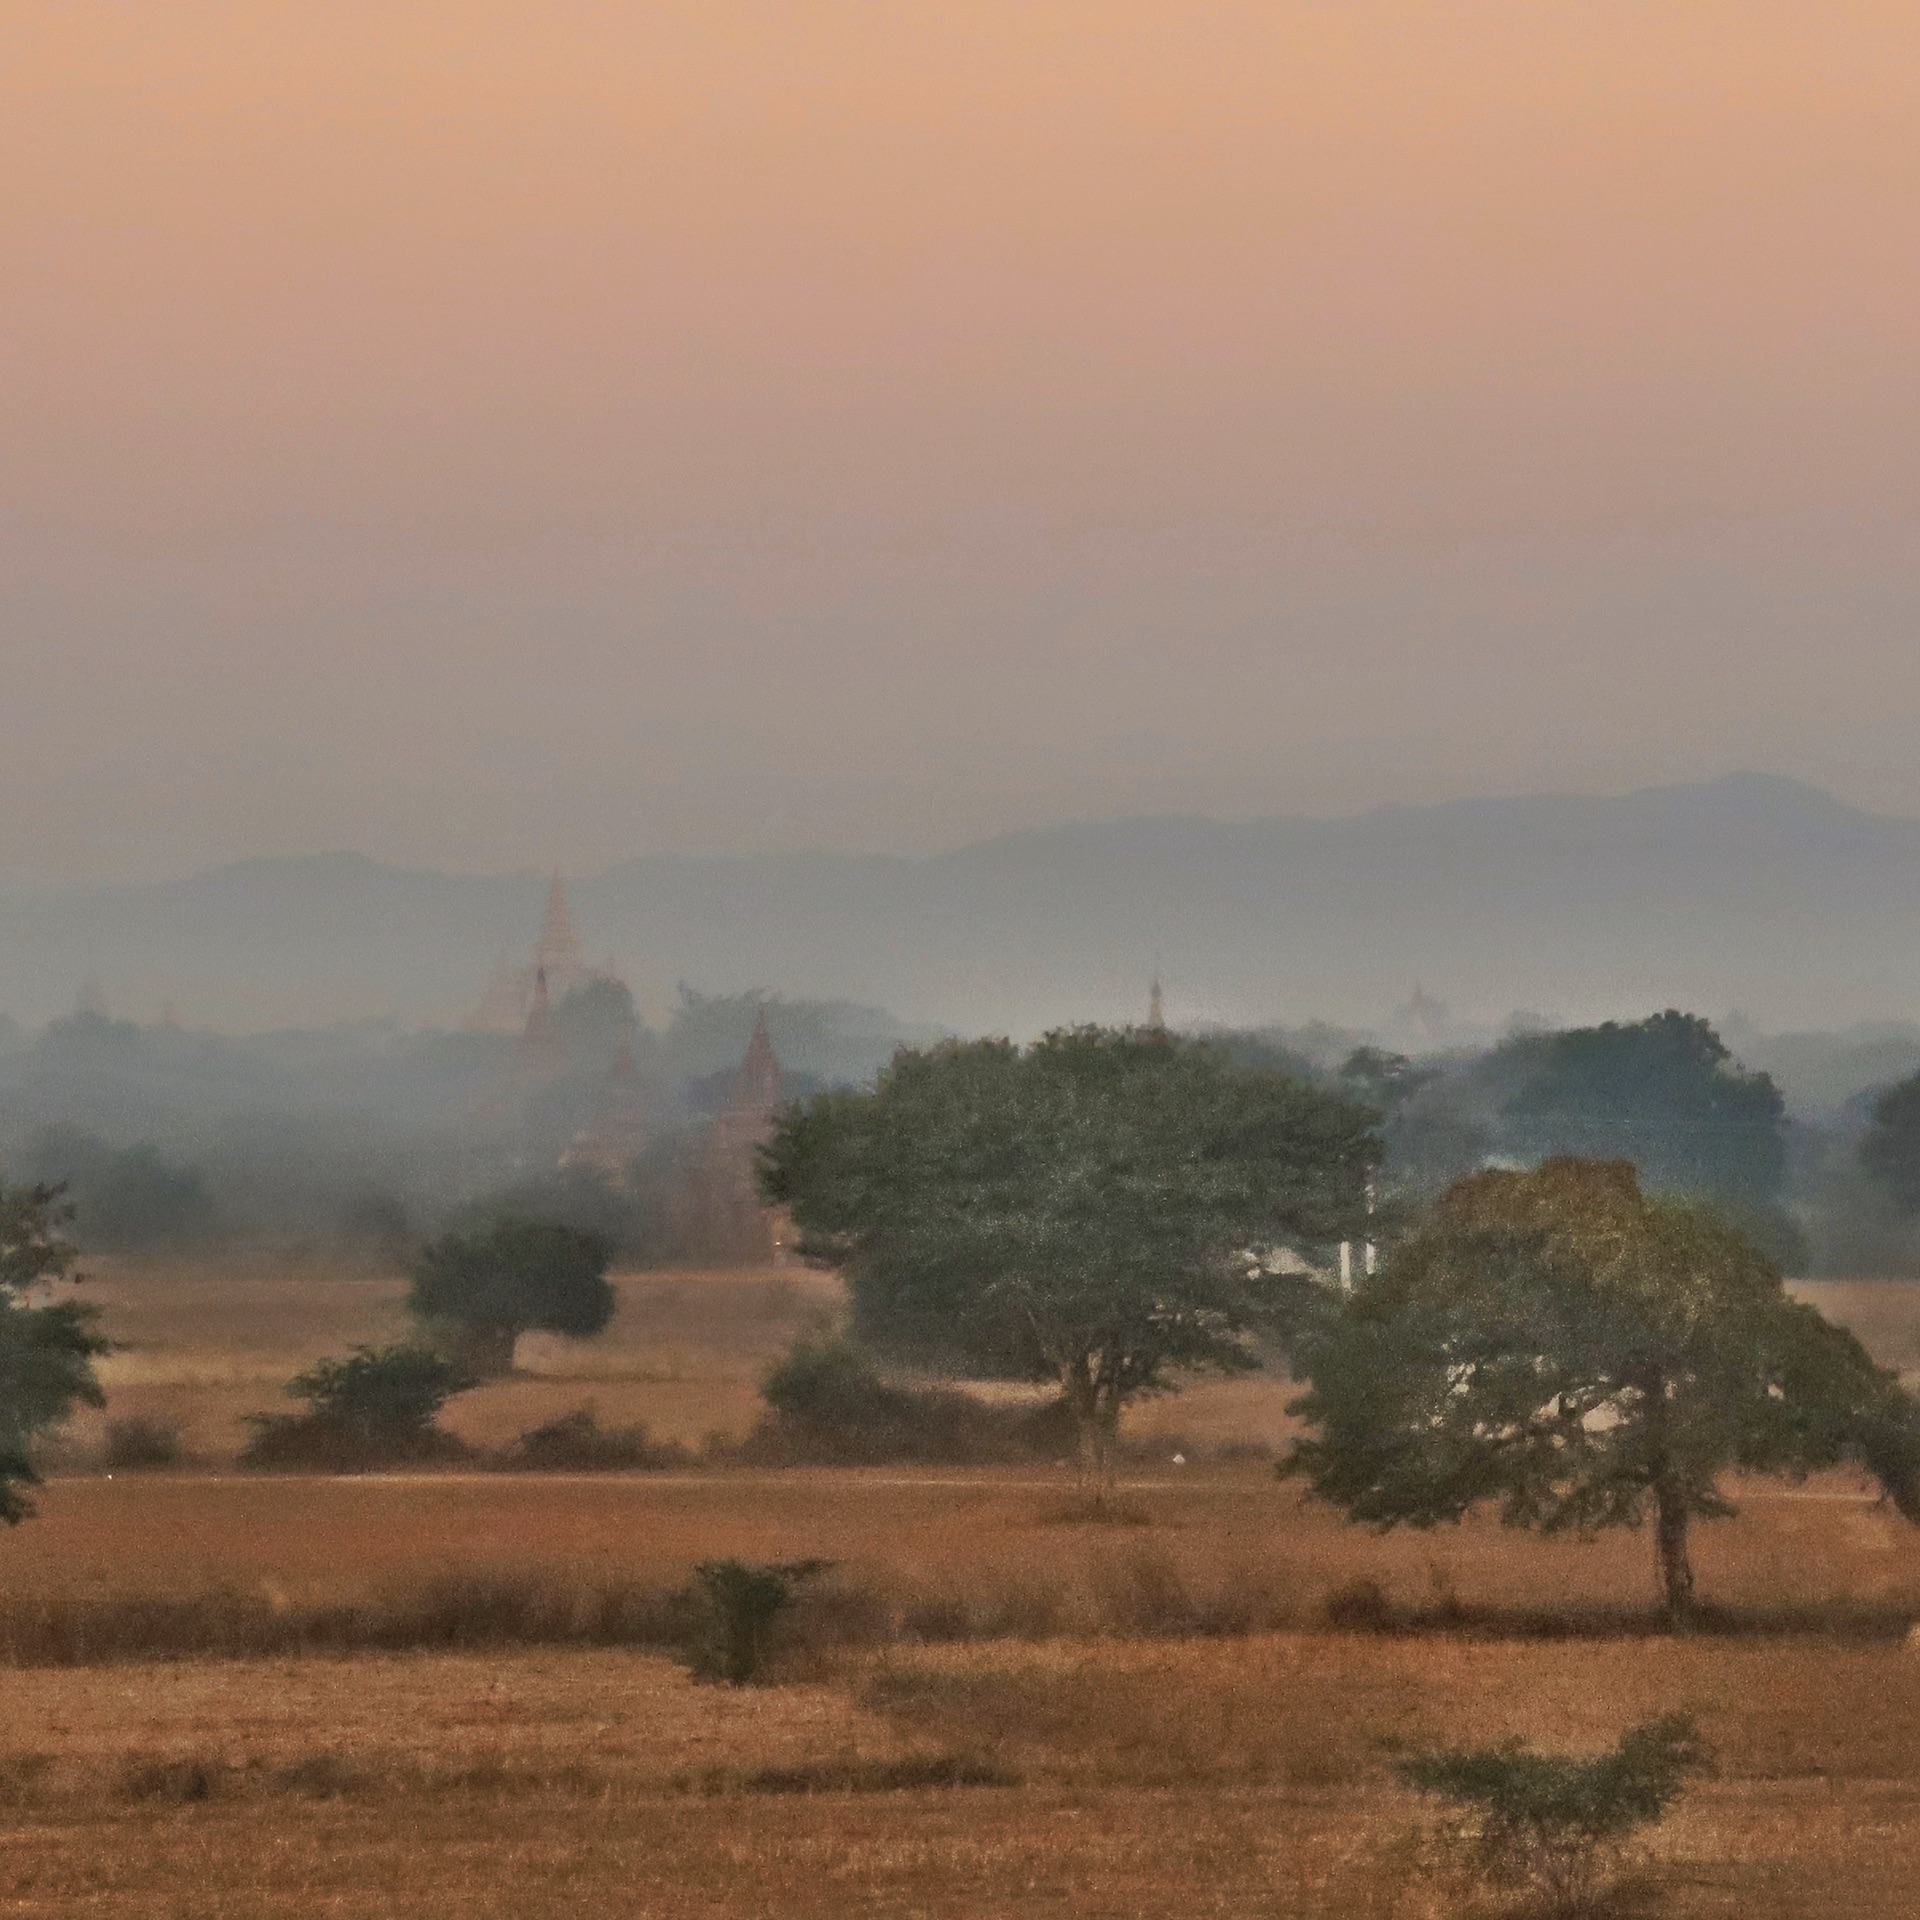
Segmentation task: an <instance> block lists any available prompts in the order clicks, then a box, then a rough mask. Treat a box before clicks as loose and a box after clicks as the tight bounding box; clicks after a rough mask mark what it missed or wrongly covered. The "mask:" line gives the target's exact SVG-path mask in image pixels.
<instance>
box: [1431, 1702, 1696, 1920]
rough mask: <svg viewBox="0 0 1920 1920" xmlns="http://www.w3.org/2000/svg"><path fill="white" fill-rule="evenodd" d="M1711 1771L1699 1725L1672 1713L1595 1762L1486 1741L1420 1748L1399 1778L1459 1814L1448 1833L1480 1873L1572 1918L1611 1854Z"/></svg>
mask: <svg viewBox="0 0 1920 1920" xmlns="http://www.w3.org/2000/svg"><path fill="white" fill-rule="evenodd" d="M1712 1770H1713V1755H1712V1752H1711V1749H1709V1748H1708V1746H1707V1745H1706V1743H1705V1742H1704V1741H1703V1740H1702V1739H1701V1737H1700V1734H1699V1730H1698V1729H1697V1728H1696V1727H1695V1725H1694V1723H1693V1721H1692V1720H1691V1719H1690V1718H1689V1717H1688V1716H1687V1715H1685V1714H1683V1713H1670V1714H1665V1715H1663V1716H1662V1717H1661V1718H1660V1719H1658V1720H1649V1721H1647V1722H1646V1723H1644V1724H1643V1725H1641V1726H1637V1727H1634V1728H1632V1729H1630V1730H1629V1731H1628V1732H1627V1733H1626V1734H1624V1735H1623V1736H1622V1737H1621V1740H1620V1743H1619V1745H1617V1746H1616V1747H1614V1748H1613V1749H1612V1750H1611V1751H1610V1752H1607V1753H1603V1754H1600V1755H1598V1756H1597V1757H1595V1758H1593V1759H1591V1760H1580V1759H1575V1758H1572V1757H1570V1756H1566V1755H1561V1754H1541V1753H1531V1752H1529V1751H1528V1750H1527V1749H1526V1748H1524V1747H1521V1746H1518V1745H1515V1746H1507V1747H1481V1748H1475V1749H1467V1750H1456V1751H1453V1752H1447V1753H1431V1754H1423V1755H1421V1756H1420V1757H1418V1758H1416V1759H1413V1760H1408V1761H1405V1762H1403V1763H1402V1765H1401V1768H1400V1777H1401V1778H1402V1779H1403V1780H1405V1781H1406V1782H1407V1784H1408V1785H1409V1786H1413V1787H1418V1788H1419V1789H1421V1791H1423V1792H1425V1793H1431V1794H1436V1795H1438V1796H1439V1797H1440V1798H1441V1799H1443V1800H1446V1801H1449V1802H1451V1803H1452V1804H1453V1805H1454V1806H1455V1807H1457V1808H1459V1809H1461V1810H1462V1814H1463V1818H1462V1820H1461V1821H1460V1824H1459V1826H1458V1827H1457V1828H1456V1829H1455V1831H1454V1833H1453V1835H1452V1836H1451V1837H1452V1838H1453V1839H1454V1840H1455V1842H1456V1843H1457V1844H1458V1845H1459V1847H1460V1848H1461V1850H1462V1852H1463V1854H1464V1856H1465V1859H1466V1863H1467V1865H1468V1866H1469V1868H1470V1869H1471V1870H1472V1871H1473V1873H1474V1874H1475V1875H1476V1877H1478V1878H1480V1879H1482V1880H1484V1881H1485V1882H1486V1883H1488V1884H1489V1885H1491V1886H1495V1887H1502V1888H1519V1889H1524V1890H1525V1891H1527V1892H1529V1893H1531V1894H1533V1895H1534V1896H1536V1898H1537V1899H1538V1901H1539V1902H1540V1903H1541V1906H1543V1907H1544V1910H1545V1912H1546V1913H1547V1914H1551V1915H1572V1914H1578V1913H1583V1912H1587V1911H1590V1910H1591V1908H1592V1903H1593V1901H1594V1899H1595V1896H1596V1895H1597V1894H1598V1892H1599V1890H1600V1882H1601V1877H1602V1875H1603V1873H1604V1871H1605V1868H1606V1866H1607V1864H1608V1857H1609V1853H1610V1851H1611V1850H1612V1849H1613V1848H1615V1847H1616V1846H1617V1845H1618V1843H1619V1842H1621V1841H1622V1840H1624V1839H1625V1838H1626V1837H1627V1836H1628V1835H1629V1834H1631V1833H1634V1832H1636V1831H1638V1830H1639V1829H1641V1828H1643V1827H1648V1826H1651V1825H1653V1824H1654V1823H1655V1822H1657V1821H1658V1820H1660V1819H1661V1818H1662V1817H1663V1816H1664V1815H1665V1813H1666V1811H1667V1809H1668V1808H1669V1807H1670V1806H1672V1805H1673V1803H1674V1801H1675V1800H1677V1799H1678V1798H1679V1796H1680V1794H1681V1792H1682V1790H1683V1789H1684V1788H1685V1786H1686V1783H1687V1781H1688V1780H1689V1779H1690V1778H1692V1777H1694V1776H1695V1775H1698V1774H1703V1773H1710V1772H1711V1771H1712Z"/></svg>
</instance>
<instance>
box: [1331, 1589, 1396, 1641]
mask: <svg viewBox="0 0 1920 1920" xmlns="http://www.w3.org/2000/svg"><path fill="white" fill-rule="evenodd" d="M1320 1613H1321V1617H1322V1618H1323V1619H1324V1620H1325V1621H1326V1623H1327V1625H1328V1626H1330V1627H1335V1628H1338V1629H1339V1630H1340V1631H1341V1632H1342V1633H1387V1632H1389V1631H1391V1629H1392V1628H1393V1627H1394V1626H1396V1625H1397V1624H1398V1622H1399V1617H1400V1616H1399V1614H1398V1612H1397V1611H1396V1609H1395V1607H1394V1604H1393V1602H1392V1600H1390V1599H1389V1598H1388V1597H1387V1590H1386V1588H1384V1587H1383V1586H1382V1585H1381V1584H1380V1582H1379V1581H1378V1580H1368V1579H1364V1578H1363V1579H1357V1580H1348V1581H1346V1582H1344V1583H1343V1584H1342V1585H1340V1586H1337V1587H1335V1588H1334V1589H1333V1591H1332V1592H1331V1593H1329V1594H1328V1595H1327V1597H1326V1599H1325V1600H1323V1601H1322V1602H1321V1603H1320Z"/></svg>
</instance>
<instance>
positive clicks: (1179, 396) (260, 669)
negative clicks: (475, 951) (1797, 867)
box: [0, 0, 1920, 881]
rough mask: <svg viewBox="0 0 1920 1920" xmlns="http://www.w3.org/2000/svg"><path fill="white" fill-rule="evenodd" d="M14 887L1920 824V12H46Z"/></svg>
mask: <svg viewBox="0 0 1920 1920" xmlns="http://www.w3.org/2000/svg"><path fill="white" fill-rule="evenodd" d="M0 29H3V31H4V39H3V40H0V47H3V48H4V52H3V54H0V347H3V352H0V649H3V650H4V656H5V659H4V666H5V682H4V688H5V692H4V700H3V701H0V876H3V877H5V878H8V879H11V880H15V881H21V880H28V879H35V878H105V877H113V876H121V875H149V874H163V873H171V872H177V871H182V870H185V869H187V868H190V867H194V866H198V865H202V864H206V863H209V862H212V861H215V860H218V859H224V858H229V857H234V856H239V855H246V854H254V853H265V852H283V851H303V850H312V849H321V848H333V847H355V848H360V849H363V850H365V851H368V852H372V853H377V854H381V855H385V856H389V857H393V858H398V859H403V860H407V861H421V862H426V861H433V862H446V863H450V864H459V865H465V866H505V865H518V864H523V863H538V864H548V863H551V862H555V861H559V862H563V863H565V864H566V865H568V866H569V867H573V868H585V867H592V866H594V865H597V864H599V863H602V862H604V861H607V860H610V859H614V858H617V857H619V856H621V855H623V854H628V853H634V852H640V851H648V850H657V849H686V850H702V851H705V850H726V849H739V848H748V847H763V846H791V845H814V846H837V847H862V848H888V849H899V850H908V849H915V848H924V847H931V846H940V845H949V844H954V843H956V842H958V841H961V840H963V839H966V838H968V837H971V836H974V835H977V834H981V833H985V832H990V831H996V830H1000V829H1003V828H1008V827H1014V826H1019V825H1024V824H1030V823H1037V822H1042V821H1047V820H1053V819H1058V818H1061V817H1065V816H1069V815H1086V814H1108V813H1117V812H1131V811H1144V810H1159V809H1165V808H1197V809H1204V810H1208V811H1214V812H1223V813H1253V812H1266V811H1288V810H1295V809H1300V810H1311V811H1323V812H1324V811H1336V810H1346V809H1349V808H1354V807H1359V806H1363V805H1367V804H1371V803H1373V802H1376V801H1382V800H1405V799H1433V798H1444V797H1449V796H1452V795H1457V794H1466V793H1484V792H1493V791H1502V790H1511V789H1522V788H1539V787H1566V788H1581V789H1617V788H1621V787H1625V786H1629V785H1633V784H1637V783H1643V782H1648V781H1654V780H1663V779H1677V778H1690V777H1695V776H1701V775H1707V774H1712V773H1716V772H1720V771H1724V770H1727V769H1730V768H1733V767H1737V766H1756V767H1766V768H1771V769H1776V770H1778V771H1782V772H1787V773H1794V774H1799V775H1802V776H1803V777H1806V778H1809V779H1813V780H1816V781H1818V782H1820V783H1822V784H1824V785H1827V786H1830V787H1832V788H1834V789H1835V790H1836V791H1839V792H1841V793H1842V794H1844V795H1846V796H1847V797H1849V798H1852V799H1856V800H1860V801H1863V802H1866V803H1869V804H1874V805H1880V806H1885V807H1888V808H1891V809H1894V810H1899V811H1905V812H1912V813H1920V620H1917V619H1916V615H1920V541H1917V540H1916V532H1917V531H1920V525H1917V523H1920V407H1917V406H1916V400H1917V398H1920V111H1916V109H1920V10H1916V9H1915V8H1913V7H1912V6H1911V5H1892V4H1888V5H1848V4H1845V3H1844V0H1837V3H1836V0H1826V4H1822V5H1819V6H1813V5H1809V4H1806V0H1796V3H1795V4H1791V5H1770V4H1766V3H1765V0H1734V3H1730V4H1718V3H1715V0H1686V4H1677V3H1675V0H1666V3H1664V4H1658V5H1654V4H1635V3H1634V0H1606V3H1605V4H1596V5H1560V4H1554V3H1553V0H1517V3H1516V4H1472V3H1471V0H1460V3H1458V4H1445V5H1442V4H1432V5H1426V4H1413V3H1411V0H1404V3H1402V4H1391V5H1367V4H1357V3H1356V0H1338V4H1327V5H1306V4H1286V3H1285V0H1266V3H1265V4H1261V5H1257V6H1237V5H1207V4H1196V3H1195V0H1185V3H1183V4H1178V5H1175V4H1164V5H1153V6H1146V5H1135V4H1128V3H1127V0H1098V4H1078V3H1076V4H1068V3H1066V0H1061V3H1060V4H1048V3H1047V0H1019V3H1018V4H1015V3H1012V0H1005V3H996V0H965V3H964V4H947V3H945V0H940V3H937V4H936V3H934V0H927V3H925V4H915V3H914V0H885V3H884V4H883V3H881V0H874V3H873V4H862V5H850V4H835V3H833V0H810V3H802V0H789V3H788V4H779V5H776V4H771V3H769V4H765V5H758V6H750V5H738V4H729V3H727V0H697V4H685V5H676V4H666V3H664V0H648V3H647V4H629V5H621V6H616V5H610V4H609V5H585V4H567V3H566V0H538V4H534V3H533V0H528V3H527V4H520V5H490V4H484V3H483V0H460V4H458V5H441V4H431V3H428V0H420V3H417V4H416V3H414V0H405V3H403V4H398V5H396V4H394V0H385V4H379V5H374V4H356V3H355V0H314V3H313V4H284V3H283V0H248V3H247V4H232V5H216V4H196V3H195V0H121V3H119V4H111V5H109V4H92V3H90V0H38V3H37V4H22V3H21V0H0Z"/></svg>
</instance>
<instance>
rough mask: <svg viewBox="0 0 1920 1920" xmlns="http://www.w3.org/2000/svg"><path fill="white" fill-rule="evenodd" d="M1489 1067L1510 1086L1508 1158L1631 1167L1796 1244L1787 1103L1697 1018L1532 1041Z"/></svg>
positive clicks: (1614, 1025) (1651, 1181) (1505, 1120)
mask: <svg viewBox="0 0 1920 1920" xmlns="http://www.w3.org/2000/svg"><path fill="white" fill-rule="evenodd" d="M1488 1065H1489V1068H1490V1070H1491V1071H1492V1072H1493V1073H1494V1074H1495V1075H1496V1077H1504V1078H1507V1079H1509V1080H1510V1081H1511V1091H1510V1092H1509V1093H1508V1095H1507V1097H1506V1099H1505V1101H1504V1104H1503V1106H1502V1108H1501V1114H1500V1122H1501V1133H1502V1135H1503V1139H1502V1143H1501V1144H1502V1146H1503V1147H1504V1149H1505V1150H1506V1151H1507V1152H1509V1153H1512V1154H1514V1155H1517V1156H1520V1157H1523V1158H1525V1159H1529V1160H1534V1159H1545V1158H1549V1157H1552V1156H1556V1155H1570V1156H1576V1157H1587V1158H1594V1159H1614V1160H1631V1161H1632V1162H1633V1163H1634V1165H1635V1166H1637V1167H1638V1168H1639V1169H1640V1173H1641V1176H1642V1178H1643V1179H1645V1181H1646V1182H1647V1184H1648V1185H1649V1186H1651V1187H1654V1188H1656V1189H1658V1190H1660V1191H1662V1192H1667V1193H1678V1194H1690V1195H1692V1196H1693V1197H1695V1198H1696V1199H1703V1200H1712V1201H1714V1202H1716V1203H1717V1204H1719V1205H1720V1206H1721V1207H1723V1208H1725V1209H1727V1210H1728V1211H1730V1212H1731V1213H1733V1214H1734V1215H1735V1216H1736V1217H1738V1218H1740V1219H1741V1220H1742V1221H1743V1223H1745V1224H1747V1225H1749V1226H1751V1227H1754V1228H1756V1229H1758V1230H1760V1231H1762V1232H1764V1233H1766V1234H1767V1235H1768V1236H1769V1238H1770V1239H1773V1240H1774V1241H1775V1243H1776V1244H1777V1245H1784V1244H1785V1242H1784V1240H1782V1239H1781V1238H1780V1236H1781V1235H1782V1234H1783V1233H1788V1232H1790V1229H1787V1227H1786V1222H1785V1220H1784V1217H1783V1216H1781V1215H1780V1213H1779V1210H1778V1201H1779V1196H1780V1189H1781V1184H1782V1182H1783V1181H1784V1179H1785V1177H1786V1154H1787V1146H1786V1122H1785V1114H1786V1103H1785V1101H1784V1100H1783V1098H1782V1097H1781V1093H1780V1090H1779V1088H1778V1087H1776V1086H1775V1085H1774V1084H1773V1082H1772V1081H1771V1080H1770V1079H1769V1078H1768V1077H1767V1076H1766V1075H1765V1074H1764V1073H1750V1072H1749V1071H1748V1070H1747V1069H1746V1068H1744V1067H1742V1066H1741V1065H1740V1064H1739V1062H1738V1061H1736V1060H1735V1059H1734V1057H1733V1056H1732V1054H1731V1053H1729V1052H1728V1051H1727V1048H1726V1046H1725V1045H1724V1044H1723V1043H1722V1041H1721V1039H1720V1036H1719V1035H1718V1034H1717V1033H1716V1032H1715V1031H1714V1030H1713V1027H1712V1025H1711V1024H1710V1023H1709V1022H1708V1021H1706V1020H1703V1019H1702V1018H1701V1017H1700V1016H1699V1015H1698V1014H1691V1013H1678V1012H1675V1011H1672V1010H1671V1009H1670V1010H1669V1011H1667V1012H1665V1013H1656V1014H1654V1015H1652V1016H1651V1017H1650V1018H1648V1019H1645V1020H1637V1021H1632V1022H1625V1023H1623V1022H1619V1021H1613V1020H1609V1021H1607V1022H1605V1023H1604V1024H1603V1025H1601V1026H1597V1027H1575V1028H1572V1029H1570V1030H1568V1031H1566V1032H1563V1033H1546V1034H1529V1035H1526V1036H1523V1037H1520V1038H1517V1039H1513V1040H1509V1041H1507V1042H1506V1043H1505V1044H1504V1045H1503V1046H1501V1047H1500V1048H1498V1049H1497V1050H1496V1051H1495V1053H1494V1055H1493V1056H1492V1058H1491V1060H1490V1061H1489V1063H1488Z"/></svg>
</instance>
